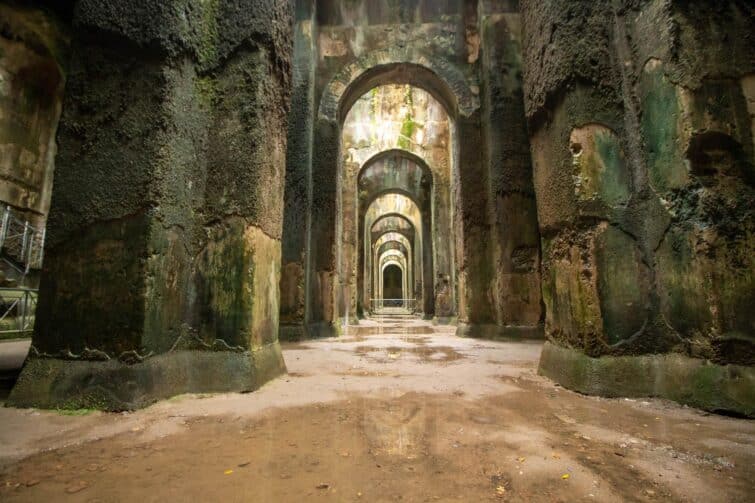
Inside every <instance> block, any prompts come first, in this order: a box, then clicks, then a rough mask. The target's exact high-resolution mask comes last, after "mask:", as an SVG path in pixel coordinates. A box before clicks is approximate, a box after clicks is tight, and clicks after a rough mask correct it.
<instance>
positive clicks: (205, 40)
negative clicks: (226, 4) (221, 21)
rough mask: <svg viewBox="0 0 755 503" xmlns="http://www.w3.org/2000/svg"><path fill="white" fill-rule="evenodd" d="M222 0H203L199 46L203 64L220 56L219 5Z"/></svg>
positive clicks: (200, 59)
mask: <svg viewBox="0 0 755 503" xmlns="http://www.w3.org/2000/svg"><path fill="white" fill-rule="evenodd" d="M219 3H220V0H201V8H202V21H201V24H200V30H201V32H200V37H199V42H200V43H199V47H198V49H197V56H198V58H199V62H200V64H201V65H203V66H208V65H210V64H212V62H213V61H215V59H217V56H218V47H217V44H218V40H219V38H220V31H219V29H218V5H219Z"/></svg>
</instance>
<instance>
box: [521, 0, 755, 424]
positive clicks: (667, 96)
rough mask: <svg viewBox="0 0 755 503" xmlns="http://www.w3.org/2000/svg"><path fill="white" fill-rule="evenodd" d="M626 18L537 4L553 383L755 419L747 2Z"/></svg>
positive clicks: (536, 78)
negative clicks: (653, 398)
mask: <svg viewBox="0 0 755 503" xmlns="http://www.w3.org/2000/svg"><path fill="white" fill-rule="evenodd" d="M623 4H624V2H614V3H613V4H596V3H594V2H567V1H550V2H538V1H529V0H528V1H526V2H523V4H522V8H523V14H524V23H525V70H526V71H525V88H526V106H527V117H528V120H529V126H530V133H531V143H532V153H533V158H534V171H535V176H534V179H535V190H536V194H537V202H538V217H539V223H540V231H541V235H542V243H543V298H544V301H545V306H546V327H545V329H546V335H547V337H548V339H549V342H548V343H547V344H546V346H545V349H544V351H543V356H542V359H541V363H540V371H541V372H542V373H543V374H545V375H547V376H549V377H552V378H553V379H555V380H557V381H559V382H560V383H562V384H564V385H565V386H568V387H570V388H573V389H577V390H579V391H582V392H586V393H597V394H604V395H609V396H616V395H618V396H661V397H666V398H670V399H674V400H677V401H680V402H683V403H687V404H690V405H695V406H698V407H703V408H707V409H711V410H731V411H735V412H738V413H743V414H748V415H752V414H755V400H753V397H755V392H754V391H753V390H755V371H754V368H753V363H755V362H754V361H753V360H752V356H751V355H753V354H755V353H754V352H753V350H752V347H753V343H752V337H753V330H754V328H755V325H754V324H753V322H752V316H751V310H750V309H744V308H743V307H742V306H744V305H751V304H752V303H753V292H754V291H755V290H754V289H753V280H752V274H751V273H750V272H748V271H752V270H753V268H754V267H753V266H754V264H753V262H752V260H753V259H752V257H753V254H752V249H753V246H752V239H751V236H752V234H753V232H752V230H753V228H755V227H753V226H754V225H755V218H754V216H753V210H752V208H753V202H754V200H753V195H754V194H753V189H752V178H751V177H750V175H751V173H752V165H753V162H752V141H751V138H752V136H751V127H752V126H751V119H750V118H748V117H747V113H746V112H745V111H744V110H746V108H747V105H746V103H747V98H746V95H747V91H746V85H745V84H744V83H745V81H746V75H747V74H751V73H752V71H753V62H752V58H750V57H749V56H748V54H749V52H751V51H749V49H748V48H747V47H745V46H746V43H744V42H742V43H740V42H739V41H743V40H745V39H747V35H745V34H746V33H751V32H752V29H753V26H752V20H751V17H750V16H749V15H748V14H747V13H745V12H743V11H742V9H741V8H740V7H737V5H738V4H737V3H736V2H727V5H723V6H722V5H717V6H715V7H714V6H711V7H707V6H702V5H701V6H700V9H697V8H696V9H689V8H688V5H687V4H686V3H685V2H676V1H670V2H660V1H659V2H650V3H647V4H643V6H642V7H637V6H635V5H634V4H631V3H630V2H627V5H623ZM724 33H727V35H726V36H727V40H730V41H736V42H733V43H730V42H726V41H725V40H724V39H723V35H722V34H724ZM588 40H589V43H588V42H587V41H588ZM698 41H700V42H698ZM702 41H705V45H702V43H703V42H702ZM748 51H749V52H748ZM722 75H730V76H732V77H727V78H724V79H721V76H722ZM714 96H715V98H714ZM748 173H749V174H748ZM723 313H726V314H723ZM735 348H736V349H735Z"/></svg>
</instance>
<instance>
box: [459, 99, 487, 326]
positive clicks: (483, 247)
mask: <svg viewBox="0 0 755 503" xmlns="http://www.w3.org/2000/svg"><path fill="white" fill-rule="evenodd" d="M455 134H456V135H457V140H456V141H457V143H456V145H457V150H458V151H457V152H456V154H455V156H456V161H455V162H456V163H457V164H456V166H457V169H456V177H457V179H456V184H455V185H456V187H455V190H456V191H457V194H456V196H455V199H456V201H458V206H457V207H456V222H457V223H456V240H457V245H456V249H457V264H456V267H457V270H458V271H459V272H458V277H457V285H458V306H459V313H458V315H459V325H458V329H457V333H458V334H459V335H463V336H468V335H473V336H476V337H478V336H479V337H484V336H486V335H487V334H485V333H482V332H483V331H485V330H486V329H487V327H490V326H493V325H494V323H495V314H494V312H493V307H492V304H491V298H490V295H489V292H490V283H491V279H492V278H494V277H495V274H494V270H493V267H492V264H491V261H490V253H489V252H490V248H489V245H490V236H489V232H488V231H489V229H488V219H487V216H488V215H487V205H488V202H487V188H488V187H487V184H488V181H487V179H488V177H487V170H486V169H485V167H484V166H483V159H482V152H483V141H482V130H481V124H480V112H479V110H478V111H476V112H475V113H474V114H472V115H471V116H470V117H463V116H459V117H458V118H457V119H456V132H455Z"/></svg>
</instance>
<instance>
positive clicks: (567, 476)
mask: <svg viewBox="0 0 755 503" xmlns="http://www.w3.org/2000/svg"><path fill="white" fill-rule="evenodd" d="M561 478H562V479H563V480H566V479H568V478H569V474H568V473H564V474H563V475H561Z"/></svg>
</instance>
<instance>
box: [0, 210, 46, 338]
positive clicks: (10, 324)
mask: <svg viewBox="0 0 755 503" xmlns="http://www.w3.org/2000/svg"><path fill="white" fill-rule="evenodd" d="M44 244H45V229H44V228H41V229H40V228H38V227H36V226H35V225H33V224H32V223H30V222H29V221H28V220H25V219H23V218H20V217H19V214H18V212H16V211H15V210H14V209H13V208H11V207H10V206H6V207H5V208H3V210H2V219H0V272H2V274H3V278H2V282H1V283H0V339H6V338H13V337H28V336H29V335H31V331H32V330H33V328H34V312H35V310H36V307H37V289H36V288H33V287H32V285H30V278H31V273H33V272H36V271H37V270H39V269H41V267H42V258H43V255H44Z"/></svg>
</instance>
